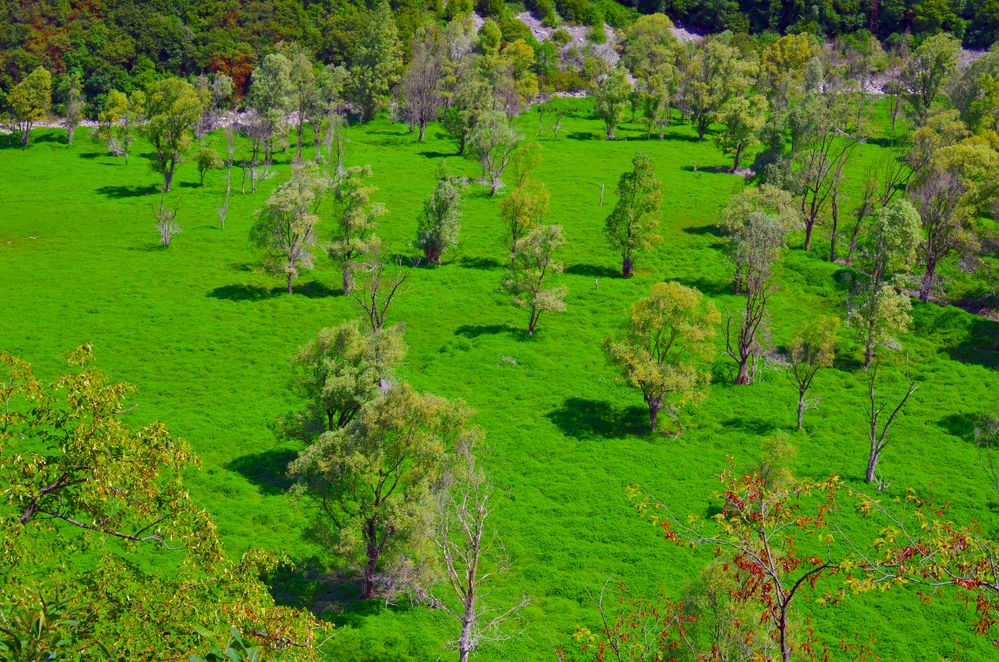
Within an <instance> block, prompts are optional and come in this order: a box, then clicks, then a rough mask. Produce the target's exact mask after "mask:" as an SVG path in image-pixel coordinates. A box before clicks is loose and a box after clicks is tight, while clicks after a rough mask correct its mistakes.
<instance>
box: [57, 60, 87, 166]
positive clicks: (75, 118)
mask: <svg viewBox="0 0 999 662" xmlns="http://www.w3.org/2000/svg"><path fill="white" fill-rule="evenodd" d="M85 104H86V100H85V99H84V98H83V92H82V91H81V89H80V77H79V76H76V75H74V74H70V75H69V76H68V77H67V78H66V101H65V103H63V104H62V125H63V127H64V128H65V129H66V145H68V146H69V147H70V148H72V147H73V134H74V133H76V127H78V126H80V120H81V119H83V107H84V105H85Z"/></svg>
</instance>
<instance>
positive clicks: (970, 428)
mask: <svg viewBox="0 0 999 662" xmlns="http://www.w3.org/2000/svg"><path fill="white" fill-rule="evenodd" d="M937 425H939V426H940V427H941V428H942V429H944V430H946V431H947V432H948V433H950V434H952V435H954V436H955V437H959V438H961V439H965V440H967V441H972V442H973V441H975V415H974V414H949V415H947V416H944V417H943V418H941V419H940V420H938V421H937Z"/></svg>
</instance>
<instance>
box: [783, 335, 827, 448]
mask: <svg viewBox="0 0 999 662" xmlns="http://www.w3.org/2000/svg"><path fill="white" fill-rule="evenodd" d="M838 330H839V318H838V317H830V316H828V315H819V316H818V317H816V318H815V319H814V320H812V321H811V322H809V323H808V324H806V325H805V326H804V327H803V328H801V329H800V330H799V331H798V332H797V333H796V334H795V335H794V338H793V339H792V340H791V342H790V344H789V345H788V347H787V359H788V370H787V375H788V378H789V379H790V380H791V382H792V383H793V384H794V385H795V386H796V387H797V388H798V410H797V411H798V426H797V428H796V429H797V430H799V431H800V430H801V428H802V426H803V425H804V418H805V411H807V410H808V409H815V408H816V407H817V406H818V404H817V402H816V401H815V400H809V399H808V397H807V396H808V391H809V389H811V387H812V382H813V381H814V380H815V376H816V375H817V374H818V372H819V370H822V369H823V368H829V367H831V366H832V364H833V359H835V358H836V332H837V331H838Z"/></svg>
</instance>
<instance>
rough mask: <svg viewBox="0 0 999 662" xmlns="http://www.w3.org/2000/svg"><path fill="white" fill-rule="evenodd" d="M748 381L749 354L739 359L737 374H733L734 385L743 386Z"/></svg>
mask: <svg viewBox="0 0 999 662" xmlns="http://www.w3.org/2000/svg"><path fill="white" fill-rule="evenodd" d="M748 383H749V355H748V354H747V355H746V356H743V357H742V358H741V359H739V374H737V375H736V376H735V385H736V386H743V385H745V384H748Z"/></svg>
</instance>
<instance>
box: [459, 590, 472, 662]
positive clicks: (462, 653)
mask: <svg viewBox="0 0 999 662" xmlns="http://www.w3.org/2000/svg"><path fill="white" fill-rule="evenodd" d="M472 600H473V598H472V596H471V595H469V596H468V598H467V599H466V601H465V613H464V614H463V615H462V618H461V635H460V636H459V637H458V662H468V656H469V654H470V653H471V652H472V636H473V635H474V634H475V632H474V630H475V606H474V605H473V604H472Z"/></svg>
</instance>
